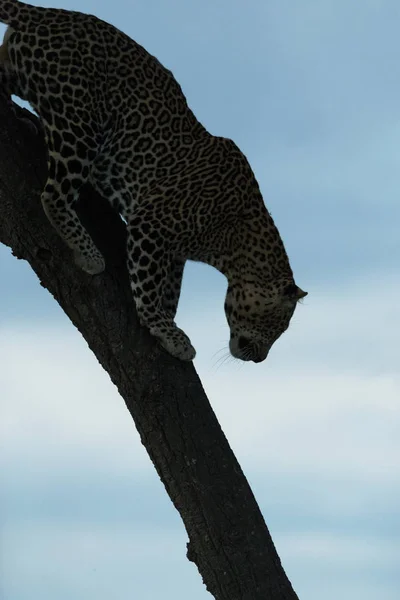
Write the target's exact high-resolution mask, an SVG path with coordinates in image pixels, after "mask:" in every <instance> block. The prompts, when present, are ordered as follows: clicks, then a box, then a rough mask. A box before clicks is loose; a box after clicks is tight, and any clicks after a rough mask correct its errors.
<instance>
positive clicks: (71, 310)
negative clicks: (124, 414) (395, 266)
mask: <svg viewBox="0 0 400 600" xmlns="http://www.w3.org/2000/svg"><path fill="white" fill-rule="evenodd" d="M17 113H19V114H20V116H25V117H27V118H30V119H31V120H32V121H33V122H36V123H37V121H36V119H35V117H33V116H30V113H25V114H24V112H23V111H22V109H17ZM37 126H38V127H39V125H37ZM45 157H46V150H45V144H44V141H43V138H42V135H41V133H40V127H39V133H38V134H36V135H35V134H34V133H33V132H32V131H31V129H30V128H29V127H27V125H26V123H25V122H24V121H19V120H17V119H16V118H15V117H14V115H13V114H12V112H11V111H10V109H9V107H8V106H7V105H6V103H5V102H4V101H3V100H2V99H1V98H0V215H1V217H0V241H1V242H2V243H3V244H5V245H7V246H9V247H10V248H11V249H12V252H13V254H14V255H15V256H16V257H17V258H21V259H24V260H27V261H28V262H29V264H30V265H31V267H32V269H33V270H34V271H35V273H36V274H37V276H38V278H39V281H40V283H41V285H43V286H44V287H45V288H47V289H48V290H49V292H50V293H51V294H52V295H53V296H54V298H55V300H56V301H57V302H58V303H59V304H60V306H61V307H62V308H63V310H64V311H65V313H66V314H67V315H68V316H69V318H70V319H71V321H72V322H73V324H74V325H75V327H77V328H78V329H79V331H80V332H81V334H82V335H83V337H84V338H85V340H86V341H87V343H88V345H89V347H90V348H91V350H92V351H93V352H94V353H95V355H96V356H97V358H98V360H99V362H100V364H101V365H102V367H103V368H104V369H105V370H106V371H107V372H108V373H109V375H110V377H111V379H112V381H113V382H114V384H115V385H116V386H117V388H118V390H119V392H120V394H121V396H122V398H123V399H124V401H125V402H126V405H127V407H128V410H129V412H130V413H131V415H132V418H133V420H134V422H135V424H136V427H137V429H138V431H139V433H140V436H141V440H142V443H143V444H144V446H145V447H146V449H147V452H148V454H149V456H150V458H151V460H152V462H153V464H154V466H155V468H156V469H157V472H158V474H159V476H160V478H161V480H162V482H163V483H164V486H165V488H166V491H167V493H168V495H169V496H170V498H171V500H172V502H173V503H174V505H175V507H176V509H177V510H178V511H179V513H180V515H181V517H182V520H183V522H184V524H185V527H186V530H187V533H188V536H189V543H188V548H187V556H188V558H189V560H191V561H193V562H195V563H196V565H197V567H198V569H199V572H200V574H201V575H202V577H203V581H204V583H205V585H206V586H207V589H208V590H209V592H210V593H211V594H212V595H213V596H214V598H216V599H217V600H296V599H297V595H296V594H295V592H294V591H293V588H292V586H291V584H290V582H289V580H288V579H287V577H286V575H285V572H284V570H283V568H282V566H281V562H280V560H279V557H278V555H277V553H276V550H275V547H274V544H273V542H272V539H271V537H270V534H269V532H268V529H267V526H266V524H265V522H264V519H263V517H262V515H261V512H260V510H259V508H258V506H257V503H256V501H255V499H254V496H253V494H252V492H251V489H250V487H249V485H248V483H247V480H246V478H245V476H244V475H243V472H242V470H241V468H240V466H239V464H238V462H237V460H236V458H235V456H234V454H233V452H232V450H231V448H230V447H229V444H228V442H227V440H226V438H225V436H224V434H223V432H222V430H221V427H220V425H219V423H218V421H217V419H216V417H215V414H214V412H213V410H212V408H211V406H210V403H209V401H208V399H207V397H206V395H205V392H204V390H203V388H202V385H201V382H200V380H199V378H198V376H197V374H196V371H195V369H194V367H193V365H192V364H185V363H182V362H179V361H178V360H175V359H173V358H172V357H170V356H169V355H168V354H166V353H165V352H164V351H162V350H161V349H160V348H159V347H158V345H157V343H156V342H155V341H154V340H153V339H152V338H151V337H150V335H149V334H148V333H147V331H146V330H145V329H143V328H141V327H140V326H139V325H138V322H137V319H136V314H135V310H134V305H133V300H132V296H131V293H130V288H129V282H128V276H127V271H126V269H125V257H124V254H125V251H124V245H125V244H124V242H125V226H124V223H123V222H122V220H121V219H120V218H119V216H118V215H117V214H115V213H114V211H113V210H112V209H111V208H110V207H109V206H108V204H107V203H106V202H105V201H104V200H103V199H102V198H100V197H98V196H97V195H96V194H95V193H94V192H93V190H92V189H91V188H90V187H88V188H87V189H85V190H84V192H83V194H82V198H81V200H80V202H79V208H78V210H79V214H80V216H81V218H82V220H83V221H84V222H85V224H86V225H87V227H88V229H89V230H90V232H91V234H92V235H93V237H94V239H95V241H96V243H97V244H98V246H99V248H100V249H101V250H102V252H103V254H104V256H105V258H106V262H107V269H106V272H105V273H104V274H101V275H98V276H95V277H90V276H88V275H86V274H84V273H83V272H81V271H80V270H78V268H77V267H75V265H74V264H73V261H72V256H71V253H70V251H69V250H68V249H67V248H66V247H65V246H64V244H63V242H62V241H61V240H60V239H59V238H58V236H57V234H56V233H55V232H54V230H53V229H52V227H51V225H50V224H49V223H48V221H47V219H46V217H45V215H44V213H43V210H42V207H41V204H40V192H41V190H42V186H43V183H44V180H45V176H46V160H45ZM255 418H257V415H255ZM132 476H133V477H134V474H132ZM177 587H179V582H177ZM132 593H133V591H132ZM181 593H182V592H181Z"/></svg>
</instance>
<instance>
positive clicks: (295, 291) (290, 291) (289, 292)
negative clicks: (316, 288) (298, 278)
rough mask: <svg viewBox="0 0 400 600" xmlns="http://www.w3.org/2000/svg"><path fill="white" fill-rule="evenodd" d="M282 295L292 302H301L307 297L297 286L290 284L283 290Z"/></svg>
mask: <svg viewBox="0 0 400 600" xmlns="http://www.w3.org/2000/svg"><path fill="white" fill-rule="evenodd" d="M284 294H285V296H286V297H287V298H291V299H292V300H301V299H302V298H305V296H307V294H308V292H303V290H302V289H301V288H299V286H298V285H296V284H295V283H292V284H290V285H288V286H287V287H286V288H285V290H284Z"/></svg>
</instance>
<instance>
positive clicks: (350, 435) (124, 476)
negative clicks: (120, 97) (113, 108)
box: [0, 0, 400, 600]
mask: <svg viewBox="0 0 400 600" xmlns="http://www.w3.org/2000/svg"><path fill="white" fill-rule="evenodd" d="M42 4H43V5H44V4H46V5H52V6H59V7H63V8H69V9H78V8H79V9H80V10H83V11H86V12H92V13H95V14H97V15H98V16H99V17H101V18H103V19H105V20H107V21H110V22H112V23H113V24H115V25H116V26H117V27H119V28H120V29H122V30H124V31H125V32H126V33H128V34H129V35H130V36H131V37H133V38H134V39H135V40H136V41H138V42H139V43H141V44H142V45H144V46H145V47H146V49H147V50H148V51H150V52H151V53H152V54H154V55H156V56H157V57H158V58H159V60H161V62H162V63H163V64H164V65H165V66H167V67H168V68H170V69H171V70H172V71H173V73H174V74H175V76H176V78H177V79H178V81H179V83H180V84H181V86H182V88H183V90H184V92H185V93H186V95H187V98H188V102H189V104H190V106H191V107H192V109H193V110H194V112H195V114H196V115H197V117H198V118H199V120H201V121H202V123H203V124H204V125H205V126H206V127H207V129H208V130H209V131H210V132H211V133H213V134H215V135H223V136H226V137H230V138H232V139H234V141H235V142H236V143H237V144H238V145H239V147H240V148H241V149H242V151H243V152H244V153H245V154H246V156H247V157H248V159H249V161H250V164H251V165H252V167H253V170H254V172H255V174H256V177H257V179H258V181H259V184H260V187H261V190H262V192H263V195H264V199H265V202H266V204H267V206H268V209H269V210H270V211H271V213H272V215H273V217H274V220H275V222H276V224H277V226H278V228H279V230H280V232H281V235H282V237H283V240H284V242H285V246H286V249H287V251H288V254H289V257H290V261H291V264H292V267H293V270H294V273H295V277H296V281H297V283H298V284H299V285H300V286H301V287H302V288H303V289H305V290H307V291H308V292H309V295H308V296H307V298H306V299H305V301H304V302H303V303H302V304H301V305H299V306H298V308H297V309H296V313H295V315H294V317H293V319H292V323H291V326H290V328H289V330H288V331H287V332H286V333H285V334H284V335H283V336H282V338H281V339H280V340H279V341H278V342H277V343H276V344H275V345H274V347H273V349H272V351H271V353H270V355H269V357H268V359H267V361H265V362H264V363H261V364H257V365H255V364H244V363H239V362H238V361H233V360H229V359H227V342H228V338H229V331H228V327H227V324H226V322H225V317H224V312H223V298H224V294H225V290H226V282H225V280H224V278H223V276H222V275H221V274H219V273H218V272H217V271H215V270H213V269H212V268H211V267H208V266H206V265H201V264H193V263H192V264H189V265H188V266H187V268H186V271H185V277H184V283H183V294H182V298H181V302H180V307H179V312H178V324H179V325H180V326H181V327H183V328H184V329H185V331H186V332H187V333H188V334H189V335H190V337H191V339H192V342H193V344H194V345H195V347H196V348H197V352H198V354H197V357H196V360H195V366H196V369H197V370H198V372H199V375H200V377H201V379H202V381H203V384H204V386H205V389H206V391H207V393H208V395H209V398H210V401H211V403H212V405H213V407H214V410H215V411H216V414H217V416H218V419H219V420H220V423H221V426H222V428H223V430H224V431H225V433H226V435H227V437H228V440H229V442H230V444H231V446H232V448H233V450H234V451H235V453H236V456H237V458H238V460H239V462H240V463H241V465H242V467H243V469H244V472H245V474H246V476H247V477H248V479H249V482H250V484H251V486H252V489H253V491H254V494H255V496H256V499H257V501H258V503H259V505H260V508H261V510H262V512H263V515H264V517H265V520H266V522H267V524H268V527H269V528H270V531H271V534H272V537H273V539H274V542H275V544H276V547H277V550H278V552H279V554H280V557H281V560H282V563H283V566H284V568H285V570H286V572H287V574H288V576H289V579H290V580H291V582H292V584H293V586H294V588H295V590H296V592H297V594H298V595H299V598H300V600H320V598H321V597H323V598H324V600H337V599H338V598H340V599H341V600H358V599H359V598H360V599H361V598H362V599H363V600H378V599H379V600H395V599H397V598H398V597H399V594H400V569H399V564H398V563H399V556H400V508H399V507H400V502H399V495H400V477H399V467H400V458H399V457H400V435H399V427H400V407H399V398H400V368H399V362H400V361H399V351H398V344H399V339H400V320H399V318H398V298H399V297H400V280H399V276H398V269H399V259H400V237H399V222H400V203H399V201H398V198H399V196H400V178H399V175H398V173H399V168H398V163H399V160H400V143H399V136H400V79H399V77H398V57H399V54H400V37H399V35H398V30H399V25H400V4H399V3H398V0H363V2H360V1H355V0H303V1H302V2H297V1H295V0H291V1H289V0H270V1H268V2H265V0H252V1H251V2H247V3H244V2H241V1H238V0H202V2H188V1H187V0H170V1H169V2H166V1H164V2H162V1H161V0H135V2H133V3H131V2H126V1H123V0H114V1H113V3H112V5H110V4H109V3H106V2H101V3H100V2H93V1H89V0H82V1H80V2H77V1H74V2H72V1H70V0H63V1H62V2H61V1H60V2H56V1H55V0H54V1H53V2H49V3H48V2H46V3H45V2H44V0H43V1H42ZM3 31H4V28H2V29H1V32H0V33H1V34H2V32H3ZM0 277H1V280H2V291H1V294H0V364H1V369H0V397H1V421H0V505H1V511H0V598H1V600H3V599H4V600H28V599H29V600H31V599H32V598H41V600H53V598H54V597H57V598H58V600H67V599H68V600H70V599H71V598H74V600H87V599H88V598H96V600H106V599H107V600H108V599H109V598H110V597H113V598H118V600H125V599H128V598H132V597H137V598H140V599H141V600H153V599H154V598H158V597H162V598H163V600H181V599H182V600H183V599H184V598H185V599H186V598H188V597H190V598H191V599H192V600H206V598H211V596H210V595H209V594H208V592H207V591H206V589H205V587H204V586H203V584H202V581H201V578H200V576H199V575H198V573H197V570H196V567H195V566H194V565H193V564H192V563H189V562H188V561H187V559H186V556H185V554H186V548H185V544H186V541H187V535H186V532H185V530H184V528H183V525H182V523H181V521H180V518H179V515H178V513H177V512H176V511H175V509H174V508H173V506H172V504H171V502H170V500H169V498H168V496H167V494H166V492H165V490H164V488H163V486H162V484H161V483H160V481H159V479H158V476H157V474H156V472H155V470H154V468H153V466H152V464H151V462H150V460H149V458H148V457H147V454H146V452H145V450H144V448H143V447H142V446H141V443H140V440H139V436H138V434H137V432H136V429H135V427H134V424H133V422H132V421H131V419H130V416H129V413H128V412H127V409H126V407H125V405H124V403H123V401H122V399H121V398H120V397H119V395H118V393H117V391H116V389H115V387H114V386H113V384H112V383H111V382H110V380H109V378H108V375H107V374H106V373H105V372H104V371H103V370H102V368H101V367H100V365H99V364H98V362H97V360H96V358H95V357H94V356H93V355H92V354H91V352H90V350H89V349H88V347H87V345H86V342H85V341H84V340H83V338H82V337H81V336H80V334H79V333H78V332H77V331H76V330H75V329H74V327H73V325H72V324H71V323H70V322H69V321H68V319H67V318H66V317H65V315H64V314H63V313H62V311H61V309H60V308H59V307H58V305H56V303H55V301H54V300H53V298H51V297H50V295H49V294H48V293H47V292H46V291H45V290H43V288H41V286H40V285H39V283H38V280H37V278H36V276H35V275H34V274H33V273H32V272H31V270H30V268H29V266H28V265H27V264H26V263H24V262H23V261H17V260H16V259H15V258H14V257H12V256H11V253H10V250H9V249H8V248H5V247H4V246H2V247H0Z"/></svg>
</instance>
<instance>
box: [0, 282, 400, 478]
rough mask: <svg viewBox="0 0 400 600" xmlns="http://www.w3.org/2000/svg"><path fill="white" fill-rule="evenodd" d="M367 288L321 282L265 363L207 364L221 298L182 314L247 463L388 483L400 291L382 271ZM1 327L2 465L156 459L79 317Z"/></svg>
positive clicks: (142, 465)
mask: <svg viewBox="0 0 400 600" xmlns="http://www.w3.org/2000/svg"><path fill="white" fill-rule="evenodd" d="M366 285H367V282H365V281H360V282H357V283H356V284H354V285H353V286H352V287H350V286H349V287H348V288H347V289H346V290H343V289H342V290H340V289H337V288H335V289H334V288H332V289H331V290H329V289H325V290H319V291H318V290H315V291H314V293H313V294H311V296H310V299H309V300H308V301H307V304H305V305H304V306H299V307H298V309H297V311H298V312H297V316H296V319H295V322H294V325H293V326H292V327H291V328H289V331H288V332H286V333H285V334H284V336H283V337H282V340H281V341H280V342H279V343H277V344H276V346H275V347H274V349H273V350H272V352H271V356H270V357H269V358H268V360H267V361H266V363H264V364H261V365H239V364H238V363H230V364H228V365H222V366H221V367H220V368H219V369H218V368H213V367H212V366H211V365H212V363H213V359H212V356H213V354H214V353H215V348H217V347H218V339H219V338H220V334H218V333H216V331H218V330H219V326H220V327H221V330H220V331H221V334H225V333H226V327H225V325H224V324H223V311H222V303H221V304H220V303H219V301H220V299H218V306H217V305H215V307H214V305H213V304H212V303H211V305H210V307H209V308H210V314H211V313H212V314H214V315H219V316H218V317H214V321H213V320H211V323H208V322H207V316H204V313H203V316H202V322H201V323H200V322H198V323H197V324H196V319H194V318H193V312H191V313H190V315H189V313H188V312H187V311H186V310H184V311H183V314H182V319H181V321H182V322H183V326H184V327H186V329H187V330H188V331H189V333H190V334H191V336H192V339H193V341H195V343H196V345H197V347H198V350H199V359H198V361H197V367H198V370H199V373H200V376H201V377H202V380H203V383H204V385H205V388H206V390H207V392H208V393H209V397H210V400H211V402H212V404H213V406H214V409H215V411H216V413H217V415H218V417H219V418H220V421H221V424H222V427H223V429H224V431H225V433H226V434H227V437H228V439H229V441H230V443H231V445H232V446H233V448H234V449H235V451H237V453H238V456H239V459H240V461H243V463H244V464H245V467H246V469H248V470H250V471H253V472H258V471H259V470H260V469H262V470H263V471H264V472H265V471H270V472H280V473H282V472H286V473H290V472H295V473H299V472H302V473H304V474H305V475H307V474H313V475H316V474H320V475H322V474H323V473H325V474H326V473H329V474H330V475H331V476H335V477H342V478H344V479H346V478H352V479H355V480H359V481H360V482H369V483H371V484H373V483H377V482H381V483H383V482H386V483H387V484H388V483H389V482H390V481H393V478H394V474H395V473H396V472H397V468H398V456H399V455H400V441H399V439H398V435H397V434H396V431H397V430H398V427H399V425H400V407H399V404H398V399H399V398H400V374H399V372H398V370H397V369H396V367H397V362H398V360H397V358H396V357H397V356H398V353H397V343H398V339H399V337H400V332H399V331H398V327H399V326H398V325H397V328H396V323H397V322H398V321H396V311H397V306H396V304H397V300H396V299H397V298H398V297H399V292H400V288H399V287H398V286H396V284H394V282H393V281H391V280H389V281H384V280H382V281H380V282H378V284H377V285H376V286H375V287H374V288H373V289H372V291H370V293H369V294H367V295H366V293H365V290H366V289H368V288H366ZM214 308H215V311H214ZM192 309H193V311H195V310H196V307H195V306H194V307H192ZM200 314H201V313H200ZM1 335H2V339H3V343H2V345H1V350H0V361H1V364H2V372H1V377H0V385H1V390H2V397H3V415H4V416H3V420H2V424H1V439H2V442H1V443H2V446H3V453H2V457H3V458H2V463H3V466H4V467H6V466H8V467H10V466H11V465H12V464H15V461H16V462H17V463H19V464H20V463H21V461H22V462H23V461H24V460H26V456H27V453H28V454H29V457H30V459H32V458H33V457H34V456H35V457H36V459H37V460H40V461H43V464H44V465H48V466H50V465H54V464H58V465H60V464H63V465H65V466H67V465H68V464H69V463H71V462H76V463H77V464H79V465H81V466H82V467H83V466H84V465H90V464H92V463H94V464H99V465H102V467H101V468H102V469H112V470H113V472H115V470H116V471H117V472H121V473H122V472H126V470H134V471H137V470H138V469H146V470H147V469H149V468H150V462H149V460H148V458H147V455H146V453H145V451H144V449H143V447H142V446H141V444H140V440H139V437H138V434H137V433H136V431H135V429H134V425H133V423H132V421H131V418H130V415H129V413H128V412H127V410H126V408H125V405H124V403H123V401H122V399H121V398H120V397H119V395H118V393H117V391H116V388H115V387H114V386H113V385H112V383H111V382H110V380H109V378H108V376H107V375H106V374H105V373H104V372H103V371H102V369H101V367H100V366H99V365H98V364H97V362H96V360H95V359H94V358H93V356H92V354H91V353H90V351H89V350H88V348H87V347H86V344H85V343H82V342H83V340H82V339H81V337H80V335H79V334H76V332H74V331H73V330H72V326H71V331H68V329H66V328H60V329H57V328H54V329H47V330H46V329H45V328H42V329H35V328H31V329H27V328H25V329H22V327H21V326H20V327H18V328H17V327H15V326H11V327H9V328H7V329H3V331H2V332H1Z"/></svg>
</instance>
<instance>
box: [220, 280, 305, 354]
mask: <svg viewBox="0 0 400 600" xmlns="http://www.w3.org/2000/svg"><path fill="white" fill-rule="evenodd" d="M306 295H307V292H303V291H302V290H301V289H300V288H299V287H298V286H297V285H296V284H295V283H294V281H293V279H289V278H288V279H279V280H275V281H270V282H267V283H264V282H263V283H261V282H260V281H258V280H253V279H249V280H245V279H244V280H240V281H232V282H229V286H228V291H227V294H226V299H225V314H226V318H227V320H228V324H229V328H230V334H231V335H230V342H229V349H230V352H231V354H232V356H234V357H235V358H239V359H240V360H244V361H253V362H256V363H258V362H262V361H263V360H265V359H266V358H267V355H268V352H269V350H270V348H271V346H272V344H273V343H274V342H275V341H276V340H277V339H278V338H279V337H280V336H281V335H282V333H283V332H284V331H286V329H287V328H288V327H289V323H290V319H291V318H292V315H293V313H294V310H295V308H296V304H297V302H298V301H299V300H300V299H301V298H304V297H305V296H306Z"/></svg>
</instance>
